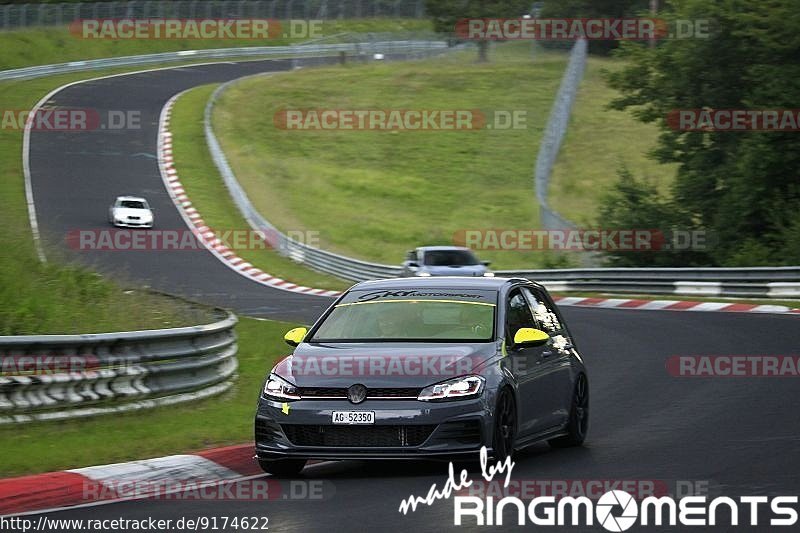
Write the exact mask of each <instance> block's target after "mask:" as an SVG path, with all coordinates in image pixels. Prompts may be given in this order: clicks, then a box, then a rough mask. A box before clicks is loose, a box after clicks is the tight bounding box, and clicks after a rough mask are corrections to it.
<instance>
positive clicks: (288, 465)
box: [258, 459, 306, 477]
mask: <svg viewBox="0 0 800 533" xmlns="http://www.w3.org/2000/svg"><path fill="white" fill-rule="evenodd" d="M258 465H259V466H260V467H261V470H263V471H264V472H266V473H267V474H272V475H273V476H275V477H292V476H296V475H297V474H299V473H300V472H301V471H302V470H303V468H305V466H306V460H305V459H277V460H272V461H268V460H266V459H259V460H258Z"/></svg>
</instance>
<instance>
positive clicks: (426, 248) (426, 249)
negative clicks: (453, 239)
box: [417, 246, 472, 252]
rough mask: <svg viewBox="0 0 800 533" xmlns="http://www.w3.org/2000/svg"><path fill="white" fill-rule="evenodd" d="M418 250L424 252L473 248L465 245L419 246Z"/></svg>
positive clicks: (468, 250) (466, 250)
mask: <svg viewBox="0 0 800 533" xmlns="http://www.w3.org/2000/svg"><path fill="white" fill-rule="evenodd" d="M417 250H419V251H423V252H447V251H458V252H472V250H471V249H469V248H465V247H463V246H418V247H417Z"/></svg>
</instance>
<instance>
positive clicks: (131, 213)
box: [108, 196, 153, 228]
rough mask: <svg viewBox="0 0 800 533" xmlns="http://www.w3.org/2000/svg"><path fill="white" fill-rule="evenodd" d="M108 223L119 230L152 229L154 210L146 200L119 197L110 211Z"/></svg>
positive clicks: (136, 197) (134, 197)
mask: <svg viewBox="0 0 800 533" xmlns="http://www.w3.org/2000/svg"><path fill="white" fill-rule="evenodd" d="M108 221H109V222H111V224H113V225H114V226H117V227H118V228H152V227H153V210H152V209H150V205H149V204H148V203H147V200H145V199H144V198H139V197H138V196H118V197H117V199H116V200H114V203H113V204H112V205H111V207H110V208H109V209H108Z"/></svg>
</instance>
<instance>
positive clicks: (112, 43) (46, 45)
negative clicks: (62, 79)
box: [0, 19, 431, 70]
mask: <svg viewBox="0 0 800 533" xmlns="http://www.w3.org/2000/svg"><path fill="white" fill-rule="evenodd" d="M430 29H431V23H430V21H428V20H411V19H363V20H342V21H325V22H324V23H323V25H322V31H321V34H322V36H329V35H334V34H337V33H342V32H382V31H412V32H413V31H429V30H430ZM303 40H307V39H294V40H290V39H284V38H281V39H270V40H261V41H259V40H243V39H222V40H206V39H183V40H181V39H174V40H173V39H163V40H155V39H147V40H135V39H120V40H112V39H81V38H78V37H77V36H74V35H73V34H71V33H70V32H69V29H68V28H67V27H51V28H40V29H25V30H20V31H5V32H0V70H5V69H13V68H21V67H26V66H31V65H47V64H51V63H65V62H68V61H78V60H84V59H100V58H106V57H116V56H128V55H138V54H154V53H158V52H174V51H178V50H200V49H210V48H231V47H240V46H270V45H285V44H290V43H292V42H300V41H303Z"/></svg>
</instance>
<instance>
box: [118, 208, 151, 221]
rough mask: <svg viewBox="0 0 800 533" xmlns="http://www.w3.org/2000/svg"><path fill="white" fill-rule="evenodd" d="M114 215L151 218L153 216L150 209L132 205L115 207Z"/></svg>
mask: <svg viewBox="0 0 800 533" xmlns="http://www.w3.org/2000/svg"><path fill="white" fill-rule="evenodd" d="M114 216H116V217H120V218H128V217H141V218H149V217H150V216H152V213H151V212H150V210H149V209H132V208H130V207H115V208H114Z"/></svg>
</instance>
